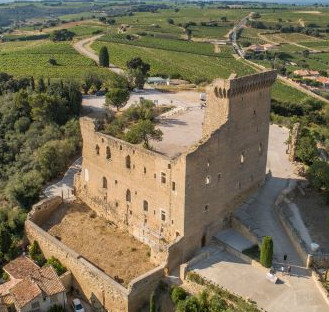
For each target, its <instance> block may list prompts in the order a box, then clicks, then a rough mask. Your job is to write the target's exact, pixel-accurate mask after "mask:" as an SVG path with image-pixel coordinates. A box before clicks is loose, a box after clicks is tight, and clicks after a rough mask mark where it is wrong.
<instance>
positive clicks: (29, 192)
mask: <svg viewBox="0 0 329 312" xmlns="http://www.w3.org/2000/svg"><path fill="white" fill-rule="evenodd" d="M42 183H43V179H42V176H41V174H40V173H39V172H38V171H35V170H32V171H29V172H27V173H19V174H17V175H15V176H14V177H13V178H12V179H10V181H9V182H8V184H7V186H6V189H5V192H6V195H7V197H8V198H9V199H10V200H11V201H12V202H15V203H17V204H19V205H20V206H22V207H23V208H25V209H29V208H30V207H31V206H32V205H33V204H34V203H35V202H36V201H37V200H38V199H39V196H40V192H41V189H42Z"/></svg>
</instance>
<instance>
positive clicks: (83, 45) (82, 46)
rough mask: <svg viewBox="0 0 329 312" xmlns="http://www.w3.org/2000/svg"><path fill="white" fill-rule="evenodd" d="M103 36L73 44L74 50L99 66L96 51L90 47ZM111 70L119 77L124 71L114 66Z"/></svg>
mask: <svg viewBox="0 0 329 312" xmlns="http://www.w3.org/2000/svg"><path fill="white" fill-rule="evenodd" d="M102 36H103V35H97V36H93V37H90V38H87V39H83V40H80V41H77V42H75V43H74V44H73V47H74V49H76V50H77V51H78V52H79V53H80V54H82V55H84V56H86V57H88V58H90V59H92V60H94V61H95V62H96V63H97V64H99V59H98V55H97V54H96V53H95V51H94V50H93V49H92V48H91V47H90V45H91V44H92V43H93V42H94V41H95V40H97V39H99V38H100V37H102ZM109 70H111V71H112V72H114V73H116V74H118V75H123V74H124V71H123V70H122V69H121V68H118V67H117V66H115V65H114V64H110V67H109Z"/></svg>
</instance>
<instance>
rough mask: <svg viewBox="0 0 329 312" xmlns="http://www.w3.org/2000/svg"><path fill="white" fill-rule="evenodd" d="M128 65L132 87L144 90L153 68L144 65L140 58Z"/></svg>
mask: <svg viewBox="0 0 329 312" xmlns="http://www.w3.org/2000/svg"><path fill="white" fill-rule="evenodd" d="M126 65H127V69H128V80H129V82H130V83H129V84H130V87H132V88H135V87H136V88H139V89H143V88H144V84H145V81H146V78H147V77H148V72H149V71H150V68H151V67H150V64H147V63H144V62H143V61H142V59H141V58H140V57H135V58H133V59H131V60H129V61H128V62H127V64H126Z"/></svg>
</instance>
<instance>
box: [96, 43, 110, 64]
mask: <svg viewBox="0 0 329 312" xmlns="http://www.w3.org/2000/svg"><path fill="white" fill-rule="evenodd" d="M99 65H100V66H102V67H109V66H110V57H109V52H108V50H107V47H101V49H100V51H99Z"/></svg>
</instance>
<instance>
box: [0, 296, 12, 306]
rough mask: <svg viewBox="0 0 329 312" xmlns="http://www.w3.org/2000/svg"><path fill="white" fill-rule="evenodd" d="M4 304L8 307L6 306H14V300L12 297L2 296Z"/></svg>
mask: <svg viewBox="0 0 329 312" xmlns="http://www.w3.org/2000/svg"><path fill="white" fill-rule="evenodd" d="M1 299H2V302H3V303H4V304H5V305H6V306H10V305H12V304H14V298H13V296H12V295H5V296H2V298H1Z"/></svg>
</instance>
